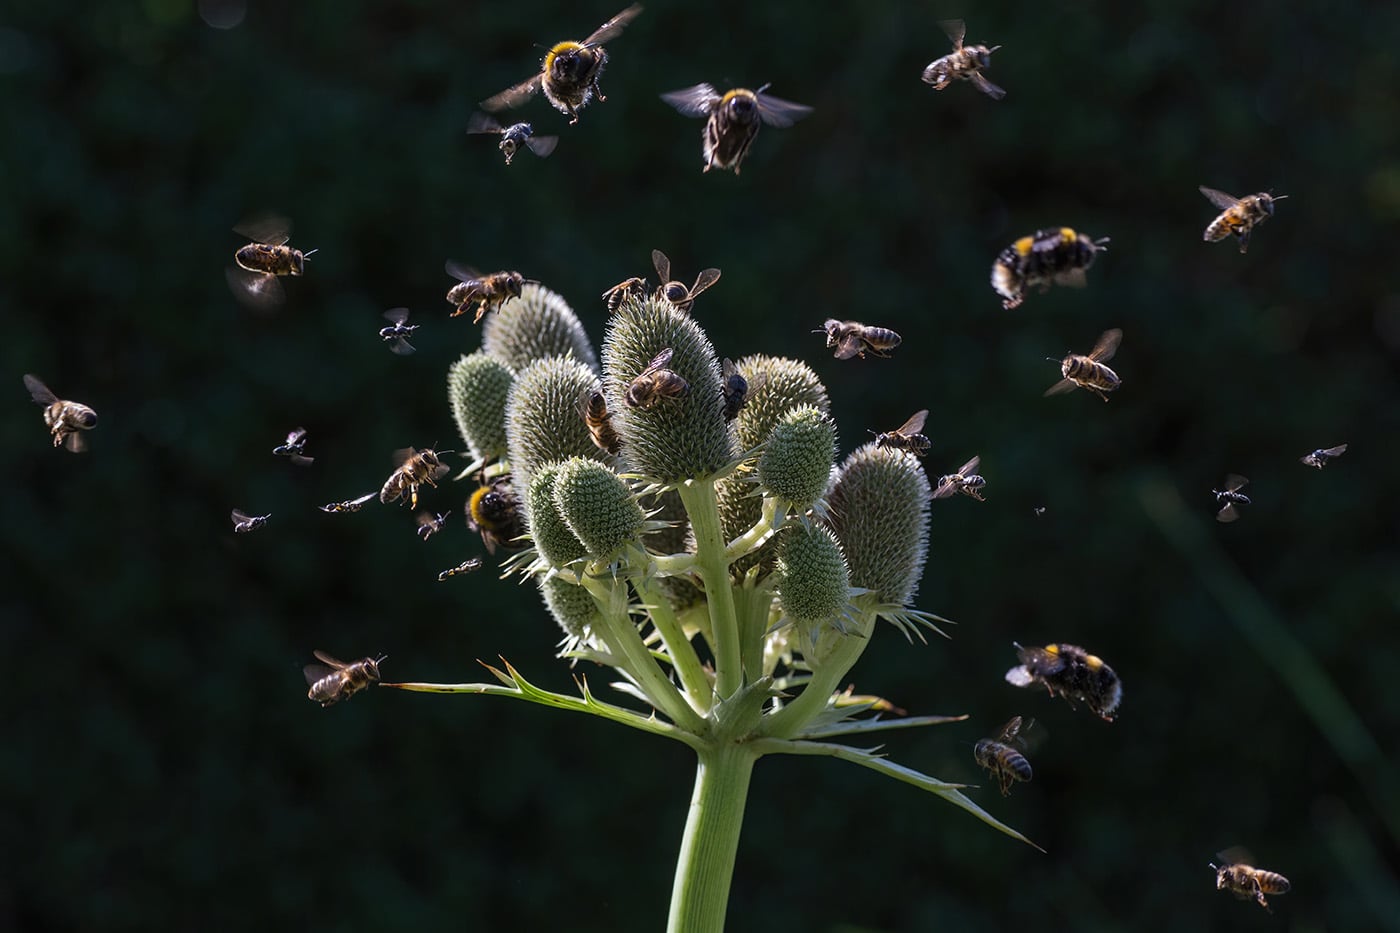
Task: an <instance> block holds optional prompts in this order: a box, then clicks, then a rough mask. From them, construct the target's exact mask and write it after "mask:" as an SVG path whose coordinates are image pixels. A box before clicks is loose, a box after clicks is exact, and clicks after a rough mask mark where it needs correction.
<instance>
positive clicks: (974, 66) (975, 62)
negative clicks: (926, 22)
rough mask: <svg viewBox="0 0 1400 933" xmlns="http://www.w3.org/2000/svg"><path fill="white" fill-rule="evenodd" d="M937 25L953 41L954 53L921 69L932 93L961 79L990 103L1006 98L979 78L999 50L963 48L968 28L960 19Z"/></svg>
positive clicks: (996, 47) (1004, 93)
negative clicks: (988, 98)
mask: <svg viewBox="0 0 1400 933" xmlns="http://www.w3.org/2000/svg"><path fill="white" fill-rule="evenodd" d="M938 25H940V26H942V27H943V31H944V32H946V33H947V34H948V38H949V39H952V40H953V51H952V52H950V53H949V54H947V55H944V56H943V57H942V58H938V59H934V60H933V61H931V62H929V64H928V67H926V68H925V69H924V83H925V84H929V85H932V86H933V89H934V90H935V91H941V90H943V89H944V88H945V87H947V86H948V85H950V84H952V83H953V82H954V81H955V80H957V79H959V78H962V79H964V80H966V81H971V82H972V86H973V87H975V88H977V90H979V91H981V92H982V93H983V94H986V95H987V96H988V97H990V98H991V99H992V100H1001V99H1002V98H1003V97H1005V96H1006V92H1005V91H1003V90H1002V89H1001V88H999V87H997V86H996V85H995V84H993V83H992V82H990V81H988V80H987V79H986V78H984V77H983V76H982V70H983V69H984V68H990V67H991V65H992V53H993V52H995V51H996V50H997V49H999V48H1001V46H999V45H994V46H992V47H991V48H987V47H986V46H985V45H963V37H964V36H966V35H967V24H966V23H964V22H963V21H962V20H960V19H948V20H944V21H943V22H941V23H939V24H938Z"/></svg>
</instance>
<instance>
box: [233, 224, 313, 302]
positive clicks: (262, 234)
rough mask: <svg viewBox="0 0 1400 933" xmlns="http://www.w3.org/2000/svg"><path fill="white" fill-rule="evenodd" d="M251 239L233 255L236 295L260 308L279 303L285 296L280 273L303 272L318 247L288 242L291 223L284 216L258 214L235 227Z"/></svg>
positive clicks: (237, 231)
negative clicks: (256, 216) (303, 246)
mask: <svg viewBox="0 0 1400 933" xmlns="http://www.w3.org/2000/svg"><path fill="white" fill-rule="evenodd" d="M233 232H234V233H237V234H238V235H239V236H244V237H247V238H248V239H249V240H251V241H252V242H251V243H249V244H248V245H246V246H240V247H239V248H238V250H237V251H236V252H235V253H234V254H233V261H234V262H236V263H237V264H238V266H237V268H233V267H230V268H229V270H228V275H227V278H228V283H229V287H230V288H231V289H232V290H233V293H234V295H235V297H237V298H239V299H240V300H241V301H244V302H245V303H247V304H248V305H250V306H252V307H255V308H259V309H270V308H274V307H276V306H277V305H280V304H281V303H282V301H283V300H284V299H285V297H286V295H285V293H284V291H283V289H282V282H281V276H284V275H301V274H302V270H303V268H304V266H305V262H306V260H307V258H308V257H310V256H311V255H312V254H313V253H315V252H316V250H314V249H311V250H307V251H306V252H302V251H301V250H299V249H293V248H292V247H290V246H288V245H287V241H288V240H289V239H291V233H292V223H291V221H290V220H288V219H287V218H285V217H275V216H267V217H258V218H256V219H253V220H247V221H244V222H242V223H240V224H239V225H238V226H236V227H234V228H233Z"/></svg>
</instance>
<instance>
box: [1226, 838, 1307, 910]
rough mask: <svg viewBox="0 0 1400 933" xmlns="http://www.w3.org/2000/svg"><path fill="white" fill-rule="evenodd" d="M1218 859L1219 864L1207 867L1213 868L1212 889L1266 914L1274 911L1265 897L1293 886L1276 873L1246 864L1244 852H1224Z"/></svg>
mask: <svg viewBox="0 0 1400 933" xmlns="http://www.w3.org/2000/svg"><path fill="white" fill-rule="evenodd" d="M1217 858H1219V859H1220V860H1221V864H1219V865H1216V864H1215V863H1214V862H1211V863H1210V867H1211V868H1213V869H1215V889H1216V890H1217V891H1229V892H1230V893H1231V894H1233V895H1235V897H1237V898H1239V899H1240V900H1242V901H1251V900H1252V901H1254V902H1255V903H1256V904H1258V905H1259V906H1260V907H1262V908H1264V909H1265V910H1267V911H1269V913H1273V910H1272V909H1271V908H1270V907H1269V900H1268V898H1266V897H1265V896H1264V895H1265V894H1287V893H1288V891H1289V889H1291V888H1292V887H1293V885H1291V884H1290V883H1289V881H1288V879H1287V878H1285V877H1283V875H1280V874H1279V873H1278V872H1276V871H1265V870H1264V869H1262V868H1255V867H1254V866H1253V865H1247V864H1245V862H1244V859H1247V858H1249V855H1248V853H1246V852H1245V851H1244V850H1243V849H1238V848H1236V849H1226V850H1225V851H1224V852H1221V853H1220V854H1219V855H1218V856H1217Z"/></svg>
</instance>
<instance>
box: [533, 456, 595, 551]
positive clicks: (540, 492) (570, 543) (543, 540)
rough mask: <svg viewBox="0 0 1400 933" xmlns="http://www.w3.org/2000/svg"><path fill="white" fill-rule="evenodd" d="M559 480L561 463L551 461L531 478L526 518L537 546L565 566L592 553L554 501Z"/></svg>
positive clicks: (538, 549)
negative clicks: (568, 523)
mask: <svg viewBox="0 0 1400 933" xmlns="http://www.w3.org/2000/svg"><path fill="white" fill-rule="evenodd" d="M558 480H559V465H558V464H555V463H551V464H547V465H545V466H544V467H542V468H541V469H539V470H538V471H537V472H536V473H535V475H534V476H533V477H531V479H530V485H529V490H528V492H527V493H526V496H525V510H526V518H527V521H528V522H529V524H530V537H531V538H533V539H534V541H535V550H537V551H539V552H540V556H541V557H543V558H544V559H545V560H547V561H548V562H549V564H550V566H552V567H556V568H558V567H563V566H564V565H566V564H569V563H571V562H573V561H576V560H578V559H579V558H580V557H583V556H584V555H586V554H587V553H588V548H586V547H584V546H583V542H581V541H579V539H578V536H577V535H575V534H574V533H573V532H572V531H570V530H569V526H568V525H566V524H565V523H564V518H563V516H561V515H560V514H559V508H558V506H556V505H555V504H554V487H555V485H556V484H557V482H558Z"/></svg>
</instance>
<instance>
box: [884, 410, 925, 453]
mask: <svg viewBox="0 0 1400 933" xmlns="http://www.w3.org/2000/svg"><path fill="white" fill-rule="evenodd" d="M927 419H928V409H927V408H924V409H921V410H919V411H916V412H914V413H913V414H912V415H910V416H909V420H908V421H906V422H904V423H903V424H901V425H900V426H899V427H898V428H895V429H894V430H893V431H885V432H884V433H883V434H876V433H875V432H874V431H871V432H870V433H871V434H875V446H876V447H893V448H894V449H895V450H907V451H908V452H909V453H911V454H913V455H914V456H916V457H922V456H923V455H924V454H926V453H928V450H929V448H930V447H932V446H933V442H932V441H930V440H929V439H928V438H927V437H925V436H924V435H923V433H922V432H923V430H924V422H925V421H926V420H927Z"/></svg>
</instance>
